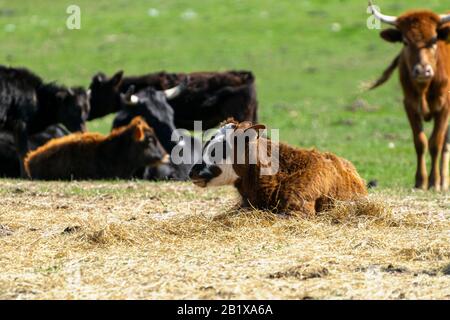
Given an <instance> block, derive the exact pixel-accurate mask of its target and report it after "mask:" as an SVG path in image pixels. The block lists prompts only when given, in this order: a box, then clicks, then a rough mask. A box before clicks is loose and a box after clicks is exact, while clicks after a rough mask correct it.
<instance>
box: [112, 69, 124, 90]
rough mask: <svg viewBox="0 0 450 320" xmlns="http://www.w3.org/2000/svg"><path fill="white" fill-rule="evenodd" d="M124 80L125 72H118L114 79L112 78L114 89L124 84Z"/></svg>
mask: <svg viewBox="0 0 450 320" xmlns="http://www.w3.org/2000/svg"><path fill="white" fill-rule="evenodd" d="M122 80H123V71H122V70H120V71H118V72H117V73H116V74H115V75H114V76H113V77H112V78H111V84H112V85H113V86H114V87H119V86H120V85H121V84H122Z"/></svg>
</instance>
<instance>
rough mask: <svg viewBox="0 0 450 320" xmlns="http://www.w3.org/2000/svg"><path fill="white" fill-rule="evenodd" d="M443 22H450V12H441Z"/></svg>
mask: <svg viewBox="0 0 450 320" xmlns="http://www.w3.org/2000/svg"><path fill="white" fill-rule="evenodd" d="M440 17H441V23H447V22H450V14H441V15H440Z"/></svg>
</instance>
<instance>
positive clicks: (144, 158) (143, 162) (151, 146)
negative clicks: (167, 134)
mask: <svg viewBox="0 0 450 320" xmlns="http://www.w3.org/2000/svg"><path fill="white" fill-rule="evenodd" d="M126 128H127V131H128V132H129V133H130V134H131V139H132V143H130V144H129V148H130V149H129V150H128V156H129V158H130V163H133V164H138V166H154V165H157V164H160V163H167V162H168V160H169V156H168V154H167V153H166V151H165V150H164V148H163V147H162V146H161V144H160V143H159V140H158V138H157V136H156V134H155V132H154V131H153V129H152V128H151V127H149V126H148V124H147V123H146V122H145V120H144V119H142V118H141V117H135V118H134V119H133V120H132V121H131V123H130V124H129V125H128V126H127V127H126ZM119 130H120V129H119ZM113 132H114V131H113Z"/></svg>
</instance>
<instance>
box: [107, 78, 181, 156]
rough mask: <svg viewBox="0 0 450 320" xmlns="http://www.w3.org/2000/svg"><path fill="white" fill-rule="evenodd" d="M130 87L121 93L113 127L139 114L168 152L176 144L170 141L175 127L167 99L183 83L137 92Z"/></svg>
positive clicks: (179, 90)
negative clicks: (120, 100) (162, 88)
mask: <svg viewBox="0 0 450 320" xmlns="http://www.w3.org/2000/svg"><path fill="white" fill-rule="evenodd" d="M130 88H131V90H129V91H128V92H127V93H126V94H122V95H121V97H122V98H121V99H122V108H121V111H120V112H119V113H118V114H117V116H116V118H115V119H114V123H113V127H115V128H117V127H120V126H124V125H127V124H128V123H130V121H131V120H132V119H133V118H134V117H136V116H141V117H142V118H144V119H145V121H146V122H147V123H148V124H149V125H150V126H151V127H152V128H153V129H154V130H155V133H156V135H157V136H158V138H159V140H160V141H161V143H162V145H163V147H164V149H166V150H167V152H170V151H171V150H172V148H173V147H174V146H175V145H176V143H175V142H174V141H172V134H173V133H174V131H175V130H176V128H175V124H174V111H173V109H172V107H171V106H170V105H169V103H168V101H170V100H171V99H174V98H175V97H177V96H178V95H179V94H180V93H181V92H182V91H183V89H184V84H180V85H179V86H177V87H174V88H171V89H168V90H163V91H158V90H154V89H152V88H150V87H149V88H146V89H144V90H141V91H139V92H138V93H137V94H134V92H133V89H132V87H130ZM176 140H178V139H176Z"/></svg>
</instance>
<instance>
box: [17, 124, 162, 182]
mask: <svg viewBox="0 0 450 320" xmlns="http://www.w3.org/2000/svg"><path fill="white" fill-rule="evenodd" d="M166 156H167V154H166V153H165V151H164V149H163V148H162V146H161V145H160V143H159V141H158V139H157V138H156V136H155V134H154V132H153V129H152V128H150V127H149V126H148V125H147V123H146V122H145V121H144V120H143V119H142V118H140V117H136V118H135V119H133V121H132V122H131V123H130V124H129V125H128V126H126V127H122V128H119V129H115V130H114V131H113V132H112V133H111V134H110V135H109V136H104V135H101V134H98V133H76V134H72V135H69V136H66V137H63V138H58V139H54V140H51V141H50V142H48V143H47V144H45V145H44V146H42V147H40V148H38V149H37V150H35V151H32V152H30V153H29V154H28V155H27V156H26V158H25V170H26V172H27V174H28V176H29V177H30V178H32V179H40V180H72V179H110V178H121V179H128V178H131V177H132V175H133V173H134V171H136V170H137V169H139V168H142V167H144V166H146V165H155V164H157V163H159V162H160V161H161V160H162V159H163V158H165V157H166Z"/></svg>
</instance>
